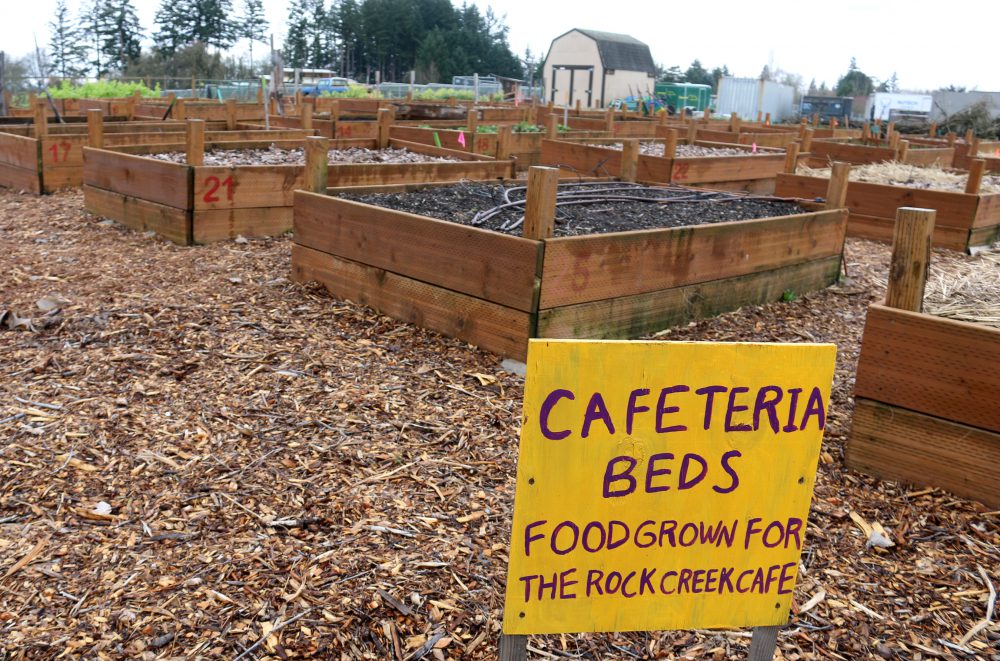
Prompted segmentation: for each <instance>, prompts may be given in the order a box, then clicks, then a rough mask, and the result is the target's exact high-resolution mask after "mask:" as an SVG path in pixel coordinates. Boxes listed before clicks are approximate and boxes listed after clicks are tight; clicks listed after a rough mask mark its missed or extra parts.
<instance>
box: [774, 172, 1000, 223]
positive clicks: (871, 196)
mask: <svg viewBox="0 0 1000 661" xmlns="http://www.w3.org/2000/svg"><path fill="white" fill-rule="evenodd" d="M828 185H829V180H828V179H825V178H821V177H808V176H804V175H795V174H784V173H779V174H778V176H777V182H776V184H775V194H776V195H778V196H781V197H802V198H807V199H809V198H816V197H825V196H826V188H827V186H828ZM980 197H986V196H979V195H966V194H965V193H958V192H949V191H935V190H924V189H920V188H907V187H904V186H890V185H886V184H871V183H866V182H861V181H852V182H850V183H848V184H847V208H848V209H849V210H850V211H851V213H859V214H862V215H866V216H876V217H879V218H892V219H894V218H895V217H896V209H898V208H899V207H916V208H920V209H934V210H935V211H937V216H936V218H935V220H934V224H935V226H939V225H946V226H949V227H960V228H964V229H970V228H971V227H972V222H973V218H977V206H978V204H979V201H980ZM998 197H1000V195H998Z"/></svg>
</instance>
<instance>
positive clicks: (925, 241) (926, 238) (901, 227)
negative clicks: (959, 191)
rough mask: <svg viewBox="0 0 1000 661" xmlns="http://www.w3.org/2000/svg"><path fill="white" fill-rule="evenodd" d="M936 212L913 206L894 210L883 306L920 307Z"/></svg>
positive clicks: (917, 308)
mask: <svg viewBox="0 0 1000 661" xmlns="http://www.w3.org/2000/svg"><path fill="white" fill-rule="evenodd" d="M936 213H937V212H936V211H934V210H933V209H915V208H913V207H901V208H899V209H897V210H896V225H895V227H894V228H893V232H892V260H891V261H890V262H889V285H888V287H887V288H886V290H885V304H886V305H887V306H889V307H891V308H898V309H900V310H910V311H911V312H921V311H922V310H923V308H924V285H925V284H926V282H927V269H928V268H929V267H930V262H931V236H932V235H933V234H934V216H935V215H936Z"/></svg>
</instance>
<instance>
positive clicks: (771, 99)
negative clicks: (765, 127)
mask: <svg viewBox="0 0 1000 661" xmlns="http://www.w3.org/2000/svg"><path fill="white" fill-rule="evenodd" d="M715 109H716V112H717V113H719V114H720V115H731V114H733V113H734V112H735V113H739V115H740V117H743V118H746V119H750V120H755V119H757V113H758V112H760V113H761V114H762V115H766V114H767V113H771V121H772V122H781V121H784V120H786V119H794V118H795V117H796V114H797V112H796V108H795V88H794V87H791V86H790V85H782V84H780V83H776V82H774V81H771V80H758V79H757V78H731V77H726V78H723V79H722V80H720V81H719V96H718V99H717V100H716V102H715Z"/></svg>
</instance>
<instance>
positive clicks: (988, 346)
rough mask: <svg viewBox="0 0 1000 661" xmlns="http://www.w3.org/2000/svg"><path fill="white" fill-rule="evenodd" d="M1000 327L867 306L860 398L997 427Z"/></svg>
mask: <svg viewBox="0 0 1000 661" xmlns="http://www.w3.org/2000/svg"><path fill="white" fill-rule="evenodd" d="M997 365H1000V330H998V329H995V328H990V327H988V326H981V325H977V324H971V323H965V322H960V321H954V320H951V319H943V318H941V317H934V316H931V315H927V314H921V313H917V312H909V311H906V310H896V309H893V308H888V307H884V306H881V305H872V306H870V307H869V308H868V320H867V321H866V323H865V331H864V340H863V342H862V345H861V356H860V358H859V360H858V374H857V381H856V383H855V386H854V392H855V394H856V395H857V396H858V397H866V398H868V399H873V400H877V401H880V402H885V403H887V404H892V405H894V406H900V407H903V408H907V409H912V410H914V411H921V412H923V413H927V414H929V415H933V416H936V417H939V418H944V419H946V420H951V421H953V422H959V423H962V424H966V425H972V426H974V427H980V428H982V429H988V430H990V431H994V432H1000V406H998V404H997V402H998V393H1000V370H997V369H996V366H997Z"/></svg>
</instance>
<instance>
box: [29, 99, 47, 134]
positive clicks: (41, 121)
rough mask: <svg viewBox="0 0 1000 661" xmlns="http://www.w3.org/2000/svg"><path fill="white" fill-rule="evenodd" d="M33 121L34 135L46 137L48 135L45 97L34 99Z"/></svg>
mask: <svg viewBox="0 0 1000 661" xmlns="http://www.w3.org/2000/svg"><path fill="white" fill-rule="evenodd" d="M32 110H33V111H34V121H35V137H36V138H39V139H41V138H46V137H48V135H49V110H48V108H47V107H46V105H45V99H35V105H34V106H33V107H32Z"/></svg>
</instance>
